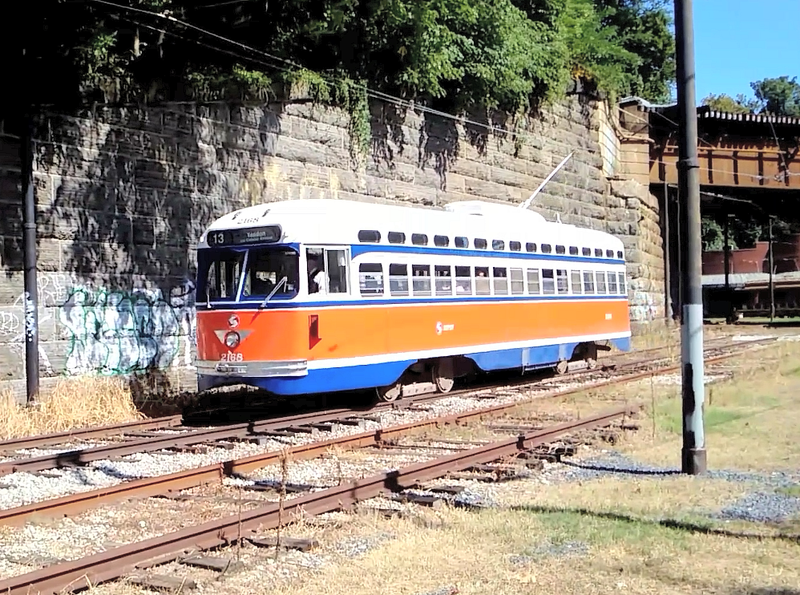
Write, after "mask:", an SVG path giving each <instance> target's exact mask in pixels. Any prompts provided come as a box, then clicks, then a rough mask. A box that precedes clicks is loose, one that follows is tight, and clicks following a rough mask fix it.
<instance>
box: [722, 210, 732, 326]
mask: <svg viewBox="0 0 800 595" xmlns="http://www.w3.org/2000/svg"><path fill="white" fill-rule="evenodd" d="M730 219H731V216H730V213H728V212H727V210H726V211H725V246H724V247H723V250H724V251H725V252H724V256H725V299H726V300H727V302H728V307H727V310H728V313H727V315H726V318H727V322H728V324H730V323H732V322H733V300H732V299H731V283H730V274H731V246H730V237H731V233H730V232H731V230H730V227H731V224H730Z"/></svg>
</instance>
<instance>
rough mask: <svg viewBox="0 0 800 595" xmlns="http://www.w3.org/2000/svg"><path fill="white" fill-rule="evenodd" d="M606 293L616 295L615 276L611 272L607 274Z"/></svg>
mask: <svg viewBox="0 0 800 595" xmlns="http://www.w3.org/2000/svg"><path fill="white" fill-rule="evenodd" d="M608 293H610V294H611V295H617V274H616V273H615V272H613V271H609V272H608Z"/></svg>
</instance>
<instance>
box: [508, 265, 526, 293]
mask: <svg viewBox="0 0 800 595" xmlns="http://www.w3.org/2000/svg"><path fill="white" fill-rule="evenodd" d="M523 293H525V279H524V278H523V276H522V269H511V295H522V294H523Z"/></svg>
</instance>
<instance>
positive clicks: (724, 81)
mask: <svg viewBox="0 0 800 595" xmlns="http://www.w3.org/2000/svg"><path fill="white" fill-rule="evenodd" d="M693 5H694V50H695V65H696V68H697V79H696V92H697V103H698V104H699V103H700V102H701V101H702V99H703V98H704V97H707V96H708V95H709V94H711V93H713V94H715V95H718V94H720V93H726V94H728V95H730V96H732V97H736V95H737V94H739V93H743V94H745V95H747V96H748V97H752V95H753V92H752V89H751V88H750V83H751V82H753V81H758V80H761V79H764V78H774V77H779V76H783V75H787V76H789V78H791V77H794V76H796V77H797V78H798V81H800V0H694V1H693Z"/></svg>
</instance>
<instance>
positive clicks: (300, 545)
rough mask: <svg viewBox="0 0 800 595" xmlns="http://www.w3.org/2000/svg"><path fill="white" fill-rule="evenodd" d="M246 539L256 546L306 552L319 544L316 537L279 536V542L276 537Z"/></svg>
mask: <svg viewBox="0 0 800 595" xmlns="http://www.w3.org/2000/svg"><path fill="white" fill-rule="evenodd" d="M247 541H248V542H250V543H251V544H253V545H254V546H257V547H278V546H279V545H280V547H281V548H283V549H287V550H297V551H300V552H307V551H309V550H312V549H314V548H315V547H317V546H319V542H318V541H317V540H316V539H306V538H302V537H281V538H280V544H279V541H278V538H277V537H272V536H264V537H248V538H247Z"/></svg>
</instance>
